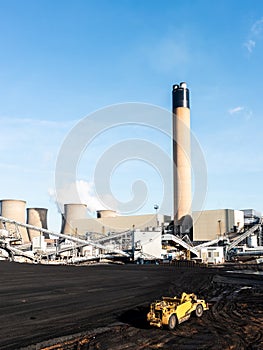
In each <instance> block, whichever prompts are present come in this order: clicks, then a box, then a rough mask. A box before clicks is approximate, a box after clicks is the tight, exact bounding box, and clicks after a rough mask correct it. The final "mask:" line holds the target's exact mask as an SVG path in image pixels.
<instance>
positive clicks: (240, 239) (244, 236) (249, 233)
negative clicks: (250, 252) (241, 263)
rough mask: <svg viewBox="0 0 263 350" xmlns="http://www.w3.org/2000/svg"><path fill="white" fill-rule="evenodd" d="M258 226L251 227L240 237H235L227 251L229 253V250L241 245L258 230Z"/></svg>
mask: <svg viewBox="0 0 263 350" xmlns="http://www.w3.org/2000/svg"><path fill="white" fill-rule="evenodd" d="M260 226H261V225H260V224H258V225H255V226H253V227H251V228H250V229H249V230H247V231H245V232H244V233H243V234H242V235H240V236H238V237H236V238H235V239H234V240H233V241H232V242H231V243H230V244H229V246H228V247H227V251H228V252H230V250H231V249H233V248H235V247H236V246H237V245H238V244H239V243H241V242H242V241H243V240H244V239H246V238H247V237H249V236H250V235H252V234H253V233H254V232H255V231H257V230H258V229H259V228H260Z"/></svg>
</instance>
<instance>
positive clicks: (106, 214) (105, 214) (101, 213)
mask: <svg viewBox="0 0 263 350" xmlns="http://www.w3.org/2000/svg"><path fill="white" fill-rule="evenodd" d="M116 216H117V213H116V211H115V210H98V211H97V218H98V219H100V218H116Z"/></svg>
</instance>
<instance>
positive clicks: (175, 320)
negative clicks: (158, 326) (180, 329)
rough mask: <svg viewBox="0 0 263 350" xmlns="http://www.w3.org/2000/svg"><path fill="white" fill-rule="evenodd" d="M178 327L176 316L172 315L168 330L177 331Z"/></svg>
mask: <svg viewBox="0 0 263 350" xmlns="http://www.w3.org/2000/svg"><path fill="white" fill-rule="evenodd" d="M176 325H177V318H176V316H175V314H172V315H171V316H170V318H169V321H168V328H169V329H170V331H173V330H174V329H175V327H176Z"/></svg>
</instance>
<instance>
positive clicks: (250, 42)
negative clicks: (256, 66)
mask: <svg viewBox="0 0 263 350" xmlns="http://www.w3.org/2000/svg"><path fill="white" fill-rule="evenodd" d="M262 33H263V17H262V18H260V19H259V20H257V21H256V22H254V23H253V25H252V26H251V29H250V31H249V35H248V39H247V40H246V41H245V42H244V44H243V45H244V47H245V48H246V49H247V51H248V52H249V53H250V54H251V53H252V52H253V50H254V49H255V47H256V41H257V40H258V39H259V38H260V36H261V34H262Z"/></svg>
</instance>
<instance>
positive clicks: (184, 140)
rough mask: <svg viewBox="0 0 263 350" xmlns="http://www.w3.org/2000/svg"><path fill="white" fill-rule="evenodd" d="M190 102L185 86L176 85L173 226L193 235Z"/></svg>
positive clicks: (174, 94)
mask: <svg viewBox="0 0 263 350" xmlns="http://www.w3.org/2000/svg"><path fill="white" fill-rule="evenodd" d="M190 138H191V134H190V100H189V90H188V88H187V85H186V83H184V82H182V83H180V85H173V161H174V176H173V177H174V224H175V228H176V230H177V233H178V230H179V232H180V233H190V230H191V227H192V219H191V202H192V194H191V158H190V157H191V156H190V153H191V142H190Z"/></svg>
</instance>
